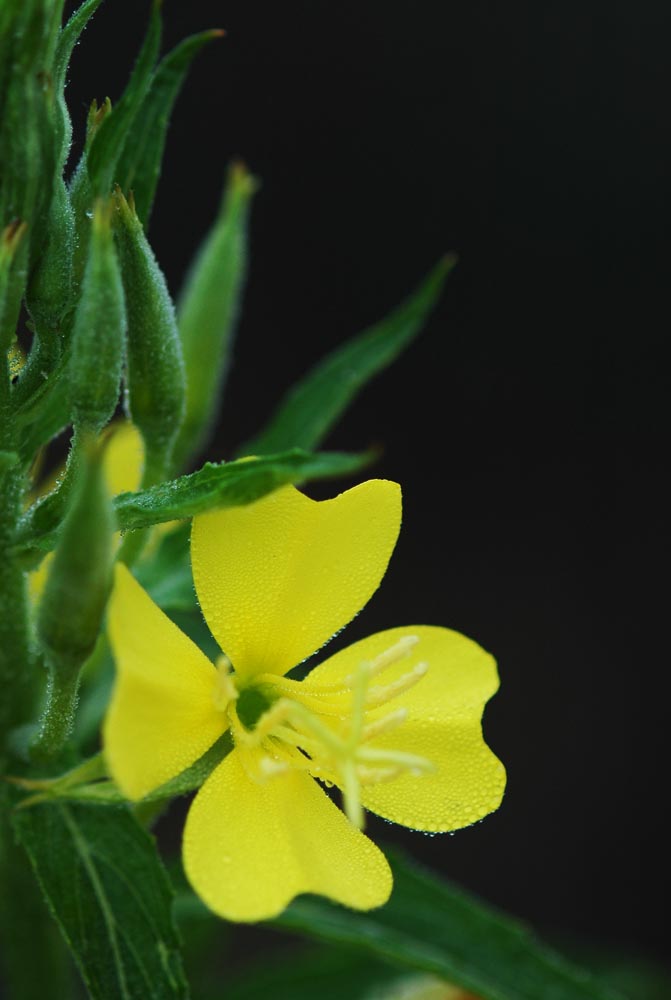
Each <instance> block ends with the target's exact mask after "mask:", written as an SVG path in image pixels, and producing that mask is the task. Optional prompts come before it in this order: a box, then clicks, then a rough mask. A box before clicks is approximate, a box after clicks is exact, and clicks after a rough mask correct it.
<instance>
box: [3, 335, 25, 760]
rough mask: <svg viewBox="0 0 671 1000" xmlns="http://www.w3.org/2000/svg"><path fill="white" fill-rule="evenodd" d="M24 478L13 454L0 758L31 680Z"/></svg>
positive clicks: (7, 470)
mask: <svg viewBox="0 0 671 1000" xmlns="http://www.w3.org/2000/svg"><path fill="white" fill-rule="evenodd" d="M15 446H16V436H15V426H14V420H13V417H12V410H11V399H10V380H9V367H8V364H7V358H6V357H5V356H4V355H3V356H2V358H1V360H0V452H4V453H5V455H7V456H11V455H12V453H14V452H15ZM23 489H24V476H23V470H22V468H21V465H20V464H19V463H18V461H17V462H16V463H14V464H12V461H11V458H9V459H8V461H7V462H6V464H5V466H4V469H3V470H2V471H0V692H2V696H1V697H0V759H1V758H2V757H3V755H4V753H5V748H6V741H7V733H8V730H9V729H10V728H12V727H14V726H15V725H17V724H18V723H20V722H23V721H24V712H25V711H26V708H27V705H26V703H27V700H28V698H27V696H28V693H29V690H30V680H31V666H32V664H31V643H30V628H29V619H28V594H27V589H26V579H25V573H24V572H23V569H22V568H21V565H20V564H19V562H18V560H17V559H16V556H14V555H13V554H12V546H13V543H14V535H15V531H16V526H17V524H18V520H19V516H20V514H21V503H22V499H23Z"/></svg>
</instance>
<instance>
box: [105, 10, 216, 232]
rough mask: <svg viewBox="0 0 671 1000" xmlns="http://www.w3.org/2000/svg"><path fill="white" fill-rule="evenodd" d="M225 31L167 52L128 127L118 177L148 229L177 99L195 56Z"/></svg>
mask: <svg viewBox="0 0 671 1000" xmlns="http://www.w3.org/2000/svg"><path fill="white" fill-rule="evenodd" d="M222 34H223V32H221V31H218V30H216V29H214V30H212V31H203V32H201V33H200V34H199V35H192V36H191V37H190V38H185V39H184V40H183V41H182V42H180V44H179V45H177V46H176V47H175V48H174V49H173V50H172V52H170V53H168V55H167V56H166V57H165V58H164V59H163V60H162V61H161V63H160V64H159V66H158V68H157V70H156V72H155V73H154V75H153V77H152V79H151V83H150V85H149V89H148V90H147V92H146V93H145V95H144V98H143V100H142V102H141V104H140V105H139V108H138V110H137V113H136V114H135V116H134V118H133V122H132V125H131V127H130V128H129V130H128V135H127V137H126V139H125V143H124V149H123V153H122V154H121V158H120V161H119V165H118V167H117V169H116V171H115V180H116V181H117V183H118V184H119V186H120V187H121V190H122V191H124V192H128V191H130V190H131V189H132V191H133V195H134V197H135V208H136V211H137V214H138V218H139V219H140V221H141V222H142V225H143V226H144V227H145V229H146V227H147V223H148V221H149V215H150V213H151V207H152V204H153V201H154V195H155V193H156V185H157V184H158V179H159V177H160V175H161V161H162V159H163V150H164V148H165V139H166V133H167V131H168V124H169V122H170V115H171V112H172V109H173V106H174V103H175V100H176V99H177V97H178V95H179V92H180V90H181V89H182V86H183V84H184V81H185V79H186V76H187V73H188V71H189V67H190V66H191V63H192V62H193V59H194V58H195V56H196V55H197V54H198V52H200V50H201V49H202V48H203V47H204V46H205V45H207V44H208V42H211V41H213V40H214V39H215V38H220V37H221V36H222Z"/></svg>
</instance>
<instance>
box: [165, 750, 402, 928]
mask: <svg viewBox="0 0 671 1000" xmlns="http://www.w3.org/2000/svg"><path fill="white" fill-rule="evenodd" d="M183 850H184V869H185V871H186V874H187V877H188V879H189V881H190V882H191V884H192V886H193V888H194V889H195V891H196V892H197V893H198V895H199V896H200V897H201V899H202V900H203V901H204V902H205V903H206V904H207V905H208V906H209V907H210V909H211V910H214V912H215V913H218V914H219V915H220V916H222V917H226V918H227V919H229V920H240V921H255V920H265V919H268V918H270V917H274V916H276V915H277V914H278V913H281V912H282V910H283V909H284V908H285V906H286V905H287V904H288V903H289V902H290V901H291V900H292V899H293V898H294V896H297V895H299V894H300V893H303V892H311V893H318V894H319V895H322V896H328V897H329V898H330V899H334V900H336V901H337V902H340V903H343V904H344V905H346V906H350V907H353V908H354V909H358V910H368V909H372V908H373V907H375V906H381V905H382V904H383V903H385V902H386V901H387V899H388V898H389V894H390V892H391V885H392V878H391V872H390V870H389V865H388V864H387V861H386V859H385V857H384V855H383V854H382V852H381V851H380V850H378V848H377V847H376V846H375V844H373V842H372V841H371V840H369V839H368V837H366V836H365V835H364V834H363V833H361V832H360V831H359V830H357V829H355V828H354V827H353V826H352V825H351V824H350V823H349V822H348V821H347V819H346V818H345V816H344V814H343V813H341V812H340V810H339V809H338V808H337V807H336V806H335V805H334V804H333V802H331V800H330V799H329V798H328V796H327V795H326V793H325V792H324V791H323V790H322V789H321V788H320V787H319V785H318V784H317V782H316V781H315V780H314V779H313V778H310V777H309V776H308V775H307V774H305V773H304V772H300V771H288V772H286V773H284V774H278V775H274V776H273V777H270V778H268V779H267V780H266V781H264V782H263V783H256V782H254V781H252V780H251V779H250V778H249V777H248V774H247V771H246V770H245V768H244V766H243V764H242V761H241V751H239V750H234V751H233V752H232V753H231V754H229V756H228V757H226V759H225V760H224V761H223V762H222V763H221V764H220V765H219V766H218V767H217V769H216V770H215V771H213V772H212V774H211V775H210V777H209V778H208V779H207V781H206V782H205V784H204V785H203V787H202V788H201V790H200V791H199V792H198V794H197V796H196V798H195V800H194V802H193V805H192V806H191V809H190V811H189V815H188V817H187V821H186V827H185V829H184V847H183Z"/></svg>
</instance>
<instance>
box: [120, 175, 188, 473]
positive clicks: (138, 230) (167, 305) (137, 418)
mask: <svg viewBox="0 0 671 1000" xmlns="http://www.w3.org/2000/svg"><path fill="white" fill-rule="evenodd" d="M116 204H117V226H116V236H117V245H118V248H119V260H120V262H121V277H122V280H123V286H124V292H125V297H126V316H127V322H128V356H127V374H126V384H127V387H128V407H129V415H130V417H131V419H132V420H133V423H135V424H136V425H137V427H139V429H140V432H141V434H142V437H143V438H144V444H145V472H144V480H143V482H144V485H145V486H150V485H152V484H153V483H157V482H160V481H161V480H162V479H164V478H165V476H166V475H167V473H168V470H169V468H170V461H171V458H172V450H173V446H174V443H175V439H176V437H177V434H178V432H179V428H180V426H181V424H182V420H183V418H184V407H185V395H186V383H185V374H184V364H183V361H182V348H181V344H180V340H179V333H178V331H177V321H176V319H175V308H174V306H173V303H172V299H171V298H170V293H169V292H168V287H167V285H166V282H165V278H164V277H163V273H162V271H161V270H160V268H159V266H158V263H157V262H156V258H155V257H154V254H153V253H152V250H151V247H150V246H149V243H148V242H147V238H146V237H145V234H144V230H143V229H142V224H141V222H140V220H139V219H138V217H137V214H136V212H135V208H134V206H133V204H132V203H131V204H130V205H129V204H128V202H127V201H126V199H125V198H124V196H123V194H121V192H120V191H119V190H118V189H117V193H116Z"/></svg>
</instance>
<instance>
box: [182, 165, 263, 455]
mask: <svg viewBox="0 0 671 1000" xmlns="http://www.w3.org/2000/svg"><path fill="white" fill-rule="evenodd" d="M255 190H256V182H255V180H254V178H253V177H251V176H250V174H248V173H247V171H246V170H245V168H244V167H243V166H242V164H234V166H233V167H232V168H231V170H230V172H229V178H228V184H227V185H226V190H225V192H224V198H223V200H222V204H221V208H220V210H219V215H218V217H217V219H216V221H215V223H214V225H213V227H212V229H211V231H210V232H209V233H208V236H207V238H206V239H205V241H204V243H203V245H202V247H201V248H200V250H199V251H198V254H197V256H196V259H195V261H194V263H193V266H192V268H191V271H190V273H189V275H188V276H187V280H186V283H185V286H184V290H183V292H182V294H181V296H180V300H179V305H178V322H179V333H180V337H181V339H182V349H183V351H184V363H185V366H186V376H187V394H186V414H185V418H184V423H183V424H182V428H181V431H180V434H179V437H178V438H177V443H176V445H175V462H174V464H175V467H176V468H177V469H181V468H183V467H184V466H186V465H187V464H188V463H189V461H190V460H191V459H192V458H194V457H195V456H197V455H198V453H199V452H200V451H201V450H202V448H203V446H204V444H205V443H206V441H207V438H208V436H209V435H210V433H211V431H212V425H213V423H214V420H215V418H216V415H217V410H218V408H219V406H220V403H221V393H222V389H223V385H224V379H225V376H226V371H227V368H228V360H229V355H230V350H231V343H232V339H233V333H234V330H235V324H236V322H237V316H238V309H239V305H240V297H241V294H242V288H243V285H244V280H245V276H246V271H247V217H248V214H249V205H250V202H251V198H252V196H253V194H254V191H255ZM203 358H211V359H212V363H211V364H209V365H204V364H203V363H202V359H203Z"/></svg>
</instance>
